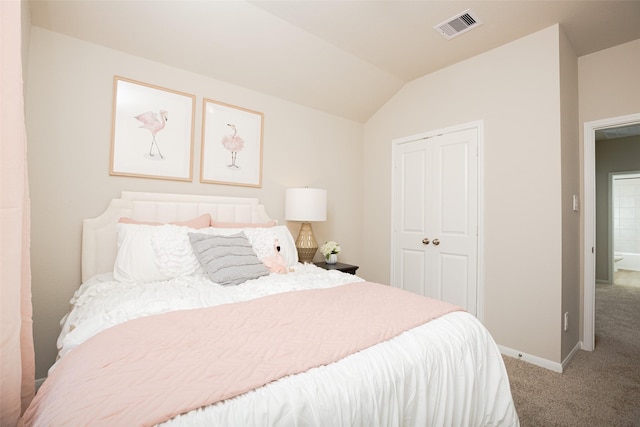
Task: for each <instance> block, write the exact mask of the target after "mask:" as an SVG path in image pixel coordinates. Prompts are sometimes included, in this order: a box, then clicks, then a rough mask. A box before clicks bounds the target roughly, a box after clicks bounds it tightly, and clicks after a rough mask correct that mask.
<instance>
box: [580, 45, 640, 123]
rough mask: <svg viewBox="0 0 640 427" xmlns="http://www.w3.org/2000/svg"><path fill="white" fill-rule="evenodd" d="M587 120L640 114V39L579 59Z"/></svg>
mask: <svg viewBox="0 0 640 427" xmlns="http://www.w3.org/2000/svg"><path fill="white" fill-rule="evenodd" d="M578 73H579V76H580V82H579V90H580V92H579V93H580V98H579V102H580V131H581V132H582V131H583V124H584V122H589V121H594V120H602V119H608V118H611V117H618V116H625V115H628V114H636V113H640V77H639V76H640V39H638V40H634V41H632V42H629V43H624V44H621V45H619V46H615V47H612V48H610V49H605V50H602V51H600V52H596V53H592V54H590V55H585V56H581V57H580V58H578Z"/></svg>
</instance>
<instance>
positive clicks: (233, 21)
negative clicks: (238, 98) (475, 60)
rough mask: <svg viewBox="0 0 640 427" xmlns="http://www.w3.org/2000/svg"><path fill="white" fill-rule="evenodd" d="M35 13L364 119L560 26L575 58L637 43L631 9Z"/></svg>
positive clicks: (102, 39) (634, 4)
mask: <svg viewBox="0 0 640 427" xmlns="http://www.w3.org/2000/svg"><path fill="white" fill-rule="evenodd" d="M466 9H471V10H472V11H473V12H474V13H475V14H476V15H478V17H479V18H480V19H481V20H482V22H483V24H482V25H481V26H479V27H477V28H475V29H473V30H471V31H469V32H467V33H464V34H462V35H460V36H458V37H456V38H454V39H452V40H446V39H445V38H444V37H442V36H441V35H440V34H439V33H437V32H436V31H435V30H434V29H433V27H434V26H435V25H438V24H440V23H442V22H443V21H445V20H447V19H448V18H451V17H453V16H455V15H457V14H459V13H460V12H463V11H465V10H466ZM30 10H31V20H32V23H33V25H37V26H40V27H43V28H46V29H49V30H52V31H56V32H60V33H63V34H67V35H69V36H72V37H76V38H79V39H83V40H86V41H89V42H93V43H97V44H100V45H104V46H107V47H110V48H113V49H117V50H121V51H123V52H127V53H130V54H133V55H136V56H140V57H144V58H148V59H150V60H153V61H157V62H161V63H165V64H168V65H171V66H174V67H178V68H182V69H185V70H189V71H192V72H195V73H198V74H203V75H206V76H210V77H212V78H215V79H219V80H223V81H226V82H229V83H233V84H237V85H240V86H244V87H247V88H250V89H253V90H256V91H260V92H263V93H267V94H270V95H274V96H277V97H280V98H283V99H286V100H289V101H292V102H295V103H298V104H302V105H306V106H309V107H312V108H315V109H318V110H322V111H326V112H329V113H331V114H335V115H338V116H342V117H345V118H348V119H352V120H356V121H359V122H364V121H366V120H367V119H368V118H369V117H371V115H372V114H373V113H375V112H376V111H377V110H378V109H379V108H380V107H381V106H382V105H383V104H384V103H385V102H386V101H387V100H388V99H389V98H391V97H392V96H393V95H394V94H395V93H396V92H397V91H398V90H399V89H400V88H401V87H402V86H403V85H404V84H406V83H407V82H409V81H411V80H413V79H416V78H418V77H421V76H423V75H426V74H428V73H431V72H433V71H436V70H438V69H441V68H444V67H447V66H449V65H451V64H454V63H456V62H459V61H462V60H464V59H465V58H469V57H471V56H475V55H478V54H480V53H482V52H485V51H487V50H490V49H492V48H495V47H497V46H500V45H503V44H505V43H508V42H510V41H512V40H515V39H517V38H520V37H522V36H525V35H527V34H530V33H532V32H535V31H538V30H541V29H543V28H546V27H549V26H550V25H553V24H555V23H560V24H561V27H562V28H563V30H564V31H565V33H566V34H567V37H568V39H569V41H570V42H571V44H572V46H573V47H574V49H575V52H576V54H577V55H578V56H582V55H586V54H589V53H593V52H596V51H598V50H602V49H606V48H609V47H611V46H615V45H618V44H621V43H625V42H628V41H631V40H636V39H640V1H637V0H636V1H616V0H608V1H594V0H588V1H580V0H565V1H541V0H538V1H536V0H527V1H516V0H509V1H506V0H505V1H451V0H450V1H419V0H412V1H403V0H377V1H366V0H360V1H357V0H333V1H327V0H321V1H318V0H316V1H311V0H297V1H294V0H286V1H266V0H265V1H243V0H229V1H220V0H218V1H213V0H209V1H204V0H199V1H194V0H171V1H162V0H142V1H141V0H37V1H36V0H32V1H30ZM176 89H180V88H176ZM208 96H211V97H215V94H208Z"/></svg>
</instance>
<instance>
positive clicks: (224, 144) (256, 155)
mask: <svg viewBox="0 0 640 427" xmlns="http://www.w3.org/2000/svg"><path fill="white" fill-rule="evenodd" d="M263 127H264V114H263V113H261V112H258V111H253V110H249V109H247V108H242V107H238V106H235V105H231V104H225V103H223V102H219V101H214V100H212V99H207V98H204V100H203V104H202V147H201V153H200V182H203V183H210V184H227V185H240V186H246V187H261V186H262V147H263V142H262V139H263Z"/></svg>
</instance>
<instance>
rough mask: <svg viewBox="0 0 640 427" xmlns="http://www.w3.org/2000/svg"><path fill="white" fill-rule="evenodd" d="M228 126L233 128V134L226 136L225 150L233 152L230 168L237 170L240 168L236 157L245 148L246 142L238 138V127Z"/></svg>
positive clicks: (223, 142) (223, 139)
mask: <svg viewBox="0 0 640 427" xmlns="http://www.w3.org/2000/svg"><path fill="white" fill-rule="evenodd" d="M227 126H229V127H230V128H231V130H232V131H233V133H232V134H231V135H225V136H224V137H223V138H222V145H223V146H224V148H226V149H227V150H229V151H231V164H230V165H228V167H230V168H237V167H239V166H238V165H237V164H236V156H237V155H238V151H240V150H242V149H243V148H244V140H243V139H242V138H240V137H239V136H238V130H237V129H236V125H234V124H233V123H228V124H227Z"/></svg>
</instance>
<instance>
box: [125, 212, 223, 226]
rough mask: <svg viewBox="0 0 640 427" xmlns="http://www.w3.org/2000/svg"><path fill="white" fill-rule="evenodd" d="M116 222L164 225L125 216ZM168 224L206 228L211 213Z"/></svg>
mask: <svg viewBox="0 0 640 427" xmlns="http://www.w3.org/2000/svg"><path fill="white" fill-rule="evenodd" d="M118 222H119V223H121V224H138V225H164V224H163V223H161V222H152V221H138V220H136V219H133V218H129V217H126V216H123V217H122V218H120V219H119V220H118ZM169 224H172V225H182V226H185V227H189V228H207V227H209V224H211V215H210V214H203V215H200V216H199V217H197V218H192V219H190V220H188V221H172V222H170V223H169Z"/></svg>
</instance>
